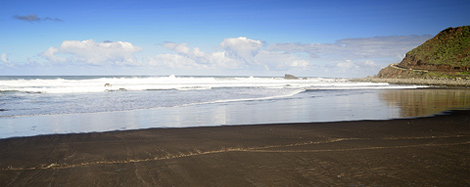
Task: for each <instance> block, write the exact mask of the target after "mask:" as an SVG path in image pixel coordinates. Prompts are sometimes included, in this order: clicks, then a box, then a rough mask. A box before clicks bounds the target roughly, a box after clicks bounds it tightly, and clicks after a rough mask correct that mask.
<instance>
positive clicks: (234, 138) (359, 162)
mask: <svg viewBox="0 0 470 187" xmlns="http://www.w3.org/2000/svg"><path fill="white" fill-rule="evenodd" d="M468 155H470V110H456V111H448V112H444V113H441V114H437V115H434V116H431V117H419V118H405V119H392V120H362V121H343V122H318V123H288V124H262V125H239V126H218V127H189V128H152V129H142V130H128V131H112V132H102V133H80V134H61V135H41V136H34V137H16V138H8V139H1V140H0V158H1V159H0V185H2V186H9V185H12V186H15V185H20V186H25V185H26V186H27V185H52V186H59V185H66V186H69V185H79V186H103V185H106V186H118V185H123V186H135V185H141V186H260V185H266V186H279V185H287V186H301V185H307V186H312V185H313V186H316V185H319V186H325V185H340V186H343V185H366V186H368V185H387V186H406V185H418V186H421V185H438V186H440V185H442V186H465V185H469V184H470V179H468V173H469V172H470V160H469V159H468ZM397 179H399V180H397Z"/></svg>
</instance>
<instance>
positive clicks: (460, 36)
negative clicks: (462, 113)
mask: <svg viewBox="0 0 470 187" xmlns="http://www.w3.org/2000/svg"><path fill="white" fill-rule="evenodd" d="M468 75H470V26H463V27H457V28H448V29H445V30H443V31H441V32H440V33H439V34H437V35H436V36H435V37H434V38H431V39H429V40H428V41H426V42H425V43H423V44H422V45H420V46H418V47H416V48H414V49H413V50H411V51H409V52H408V53H407V54H406V56H405V58H404V59H403V60H402V61H401V62H400V63H399V64H392V65H390V66H388V67H386V68H384V69H382V70H381V71H380V72H379V73H378V74H377V77H379V78H434V77H447V78H449V77H450V78H455V77H468Z"/></svg>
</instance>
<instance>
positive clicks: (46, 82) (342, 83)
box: [0, 75, 416, 93]
mask: <svg viewBox="0 0 470 187" xmlns="http://www.w3.org/2000/svg"><path fill="white" fill-rule="evenodd" d="M108 84H109V86H108ZM105 85H106V86H105ZM220 87H226V88H230V87H262V88H299V89H316V88H321V89H368V88H370V89H382V88H416V86H400V87H396V86H390V85H389V84H386V83H355V82H349V81H347V80H345V79H324V78H309V79H304V80H286V79H282V78H260V77H176V76H174V75H171V76H168V77H114V78H107V77H105V78H86V77H85V78H83V79H67V78H55V79H43V78H35V79H21V78H19V79H10V80H0V92H5V91H18V92H32V93H86V92H105V91H119V90H121V91H122V90H127V91H144V90H170V89H176V90H205V89H212V88H220Z"/></svg>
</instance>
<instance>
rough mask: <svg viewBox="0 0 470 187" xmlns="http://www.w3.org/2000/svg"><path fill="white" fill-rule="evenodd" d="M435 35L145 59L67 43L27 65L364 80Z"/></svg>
mask: <svg viewBox="0 0 470 187" xmlns="http://www.w3.org/2000/svg"><path fill="white" fill-rule="evenodd" d="M431 37H432V36H430V35H424V36H381V37H371V38H349V39H341V40H338V41H336V42H334V43H274V44H268V43H266V42H263V41H260V40H256V39H250V38H247V37H238V38H226V39H224V40H223V41H221V42H220V43H219V45H218V47H217V48H216V49H215V50H214V51H203V50H201V48H199V47H197V46H192V45H191V44H189V43H174V42H165V43H163V44H161V46H162V47H163V48H165V49H166V50H167V52H164V53H162V52H159V51H148V50H147V51H146V54H145V55H141V53H140V52H141V51H142V50H143V49H142V48H141V47H139V46H136V45H134V44H132V43H130V42H125V41H109V40H105V41H102V42H96V41H94V40H92V39H90V40H83V41H78V40H65V41H63V42H62V44H61V45H60V46H57V47H56V46H51V47H49V48H48V49H45V50H44V51H43V52H42V53H40V54H39V58H33V59H34V60H29V61H28V62H26V63H23V65H24V67H26V66H28V68H31V67H35V66H48V67H80V68H81V69H83V68H84V67H94V69H97V71H98V69H100V68H101V69H103V70H107V71H106V72H112V71H116V72H119V73H121V74H122V73H124V74H125V73H126V72H127V70H130V71H132V70H135V71H134V74H138V73H139V71H140V72H142V74H148V73H149V72H150V73H155V72H159V73H161V72H164V73H165V74H198V75H200V74H224V75H248V74H249V75H280V74H281V75H282V74H284V73H293V74H296V75H299V76H319V77H364V76H368V75H374V74H375V73H377V72H378V71H379V70H380V69H381V68H383V67H385V66H387V65H389V64H391V63H397V62H400V60H401V59H402V58H403V57H404V55H405V53H406V52H407V51H409V50H411V49H413V48H414V47H416V46H418V45H420V44H422V43H424V42H425V41H426V40H427V39H429V38H431ZM1 61H2V62H4V63H3V66H6V64H15V63H11V62H10V61H11V60H9V59H8V58H7V56H6V54H2V56H1ZM18 64H21V63H18ZM0 65H1V64H0ZM80 68H77V69H80ZM69 69H72V70H73V69H74V68H69ZM124 70H126V71H124ZM156 70H158V71H156ZM75 74H83V73H82V72H77V73H75Z"/></svg>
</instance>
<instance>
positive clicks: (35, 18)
mask: <svg viewBox="0 0 470 187" xmlns="http://www.w3.org/2000/svg"><path fill="white" fill-rule="evenodd" d="M13 18H15V19H17V20H21V21H28V22H39V21H57V22H64V20H62V19H59V18H51V17H45V18H40V17H38V16H37V15H36V14H29V15H26V16H18V15H14V16H13Z"/></svg>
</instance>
